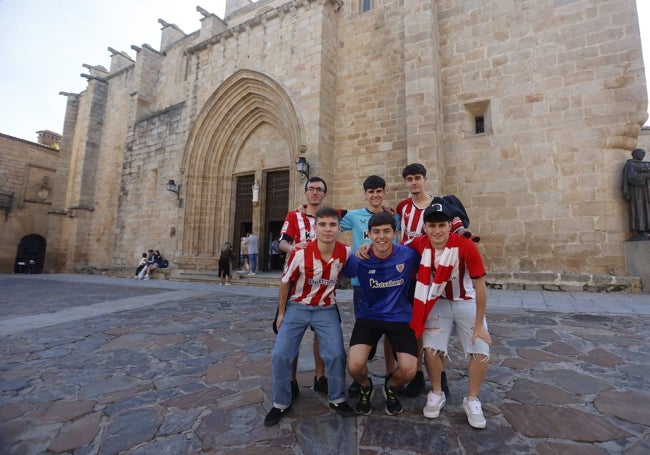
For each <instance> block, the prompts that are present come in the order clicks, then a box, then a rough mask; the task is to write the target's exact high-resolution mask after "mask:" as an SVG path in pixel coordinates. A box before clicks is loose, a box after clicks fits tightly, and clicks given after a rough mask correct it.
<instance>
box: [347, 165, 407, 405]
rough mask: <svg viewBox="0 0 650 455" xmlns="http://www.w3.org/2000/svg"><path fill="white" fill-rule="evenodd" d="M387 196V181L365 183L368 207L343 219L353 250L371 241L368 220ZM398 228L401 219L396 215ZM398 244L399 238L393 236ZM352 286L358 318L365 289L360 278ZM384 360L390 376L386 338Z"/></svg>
mask: <svg viewBox="0 0 650 455" xmlns="http://www.w3.org/2000/svg"><path fill="white" fill-rule="evenodd" d="M385 196H386V181H385V180H384V179H383V178H382V177H380V176H378V175H371V176H369V177H367V178H366V179H365V180H364V181H363V197H364V199H365V200H366V206H365V207H362V208H360V209H356V210H350V211H349V212H347V213H346V214H345V216H344V217H343V218H342V219H341V231H342V232H345V231H352V250H353V251H355V252H356V250H357V249H358V248H359V247H360V246H361V245H363V244H364V243H367V242H368V241H369V240H370V235H369V232H370V231H369V229H370V227H369V226H368V220H369V219H370V218H371V216H373V215H374V214H375V213H381V212H384V210H385V209H384V205H383V204H384V197H385ZM394 217H395V220H396V226H397V229H398V230H399V227H398V224H397V223H398V222H399V217H397V215H394ZM393 238H394V241H395V242H397V236H396V235H395V236H393ZM351 278H352V279H351V284H352V289H353V293H352V301H353V303H354V314H355V317H356V316H357V307H358V306H359V302H361V300H362V298H363V287H362V286H361V285H360V283H359V280H358V278H356V277H351ZM372 357H374V350H373V351H371V352H370V359H368V360H372ZM384 359H385V362H386V374H387V375H388V374H390V372H392V371H393V370H394V369H395V359H394V355H393V351H392V349H391V345H390V341H389V340H388V338H387V337H384ZM359 391H360V386H359V384H358V383H357V382H356V381H353V382H352V384H351V385H350V387H349V388H348V396H349V397H350V398H356V397H358V396H359Z"/></svg>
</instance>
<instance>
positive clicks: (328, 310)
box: [264, 207, 354, 426]
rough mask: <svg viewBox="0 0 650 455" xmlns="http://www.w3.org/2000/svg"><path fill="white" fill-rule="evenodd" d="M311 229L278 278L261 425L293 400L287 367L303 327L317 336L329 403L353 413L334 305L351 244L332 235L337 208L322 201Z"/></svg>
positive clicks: (278, 415) (336, 224)
mask: <svg viewBox="0 0 650 455" xmlns="http://www.w3.org/2000/svg"><path fill="white" fill-rule="evenodd" d="M314 231H315V234H316V235H317V238H316V240H315V241H313V242H309V244H307V246H306V247H305V248H304V249H294V250H292V252H291V254H290V256H289V259H288V261H287V265H286V267H285V270H284V273H283V275H282V280H281V283H280V290H279V293H278V313H277V316H276V319H275V325H276V327H277V328H278V336H277V339H276V341H275V348H274V349H273V357H272V360H271V364H272V373H273V407H272V408H271V410H270V411H269V413H268V414H267V415H266V418H265V419H264V425H266V426H272V425H276V424H277V423H279V422H280V420H281V419H282V417H283V416H284V415H286V413H287V411H288V410H289V409H290V408H291V405H292V404H293V396H292V391H291V378H292V368H293V363H294V361H295V359H296V358H297V357H298V351H299V349H300V342H301V341H302V337H303V336H304V334H305V330H307V328H308V327H312V328H313V329H314V331H315V332H316V336H317V337H318V338H319V340H320V343H319V349H320V354H321V356H322V359H323V361H324V362H325V365H326V367H327V371H328V372H329V374H330V378H329V383H328V394H327V399H328V401H329V405H330V407H331V408H332V409H334V410H336V411H337V412H338V413H339V414H341V415H343V416H345V417H350V416H353V415H354V410H353V409H352V408H351V407H350V405H349V404H348V403H347V401H346V399H345V348H344V347H343V331H342V330H341V322H340V319H339V313H338V310H337V308H336V306H335V305H336V300H335V294H336V286H337V284H338V280H339V275H340V273H341V270H342V269H343V266H344V265H345V263H346V261H347V260H348V258H349V257H350V255H351V253H352V250H351V249H350V247H348V246H347V245H345V244H343V243H341V242H338V241H337V237H338V234H339V232H340V226H339V213H338V211H337V210H335V209H333V208H330V207H321V208H320V209H319V210H318V211H317V212H316V220H315V225H314Z"/></svg>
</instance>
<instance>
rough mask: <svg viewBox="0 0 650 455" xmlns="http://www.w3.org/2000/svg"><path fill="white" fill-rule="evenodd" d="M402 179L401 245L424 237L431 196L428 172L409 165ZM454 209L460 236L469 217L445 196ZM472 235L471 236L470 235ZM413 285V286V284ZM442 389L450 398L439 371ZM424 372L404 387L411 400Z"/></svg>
mask: <svg viewBox="0 0 650 455" xmlns="http://www.w3.org/2000/svg"><path fill="white" fill-rule="evenodd" d="M402 177H403V178H404V181H405V183H406V188H407V189H408V191H409V193H410V194H411V195H410V197H408V198H407V199H404V200H403V201H401V202H400V203H399V204H397V208H396V211H397V215H398V216H399V217H400V219H401V228H402V231H401V239H400V241H401V243H406V242H408V241H410V240H412V239H414V238H416V237H420V236H423V235H425V232H424V220H423V217H422V215H423V213H424V210H425V209H426V208H427V207H429V206H430V205H431V201H433V196H432V195H431V194H428V193H427V192H426V190H425V186H426V182H427V169H426V168H425V167H424V166H423V165H422V164H420V163H412V164H409V165H408V166H406V167H405V168H404V169H403V170H402ZM444 198H445V200H447V201H448V202H449V203H450V204H449V206H450V207H451V208H452V209H453V213H452V215H453V220H452V222H451V230H452V232H457V233H459V234H460V233H463V231H464V230H465V226H467V225H469V218H468V217H467V213H466V211H465V207H463V204H462V203H461V202H460V200H459V199H458V198H457V197H456V196H454V195H448V196H445V197H444ZM470 235H471V234H470ZM413 286H414V283H413ZM413 286H412V288H411V296H412V295H413V291H414V288H413ZM419 343H420V351H421V350H422V348H421V346H422V340H419ZM420 359H421V356H420ZM441 380H442V386H443V390H444V391H445V395H449V386H448V385H447V375H446V374H445V372H444V369H443V371H442V378H441ZM424 387H425V383H424V373H423V372H422V371H421V370H420V368H419V367H418V372H417V373H416V375H415V377H414V378H413V381H411V382H410V383H409V384H408V386H407V387H406V394H407V395H408V396H410V397H417V396H419V395H420V394H421V393H422V391H423V390H424Z"/></svg>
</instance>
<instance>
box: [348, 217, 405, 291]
mask: <svg viewBox="0 0 650 455" xmlns="http://www.w3.org/2000/svg"><path fill="white" fill-rule="evenodd" d="M372 215H373V213H372V212H371V211H370V210H368V209H367V208H366V207H364V208H361V209H356V210H350V211H349V212H348V213H346V215H345V216H344V217H343V218H342V219H341V223H340V224H341V231H342V232H343V231H352V251H357V249H358V248H359V247H360V246H361V245H363V244H364V243H368V242H370V233H369V231H368V220H370V217H371V216H372ZM395 222H396V224H397V230H398V231H399V229H400V224H399V216H398V215H395ZM398 240H399V239H398V236H395V243H397V242H398ZM352 286H359V280H358V279H356V278H354V277H352Z"/></svg>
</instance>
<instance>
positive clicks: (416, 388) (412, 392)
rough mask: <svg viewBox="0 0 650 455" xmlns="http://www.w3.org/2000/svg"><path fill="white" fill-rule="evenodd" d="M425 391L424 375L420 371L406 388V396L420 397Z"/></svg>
mask: <svg viewBox="0 0 650 455" xmlns="http://www.w3.org/2000/svg"><path fill="white" fill-rule="evenodd" d="M423 390H424V373H422V372H421V371H418V372H417V373H415V377H414V378H413V380H412V381H411V382H409V384H408V385H407V386H406V395H408V396H409V397H419V396H420V394H421V393H422V391H423Z"/></svg>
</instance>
